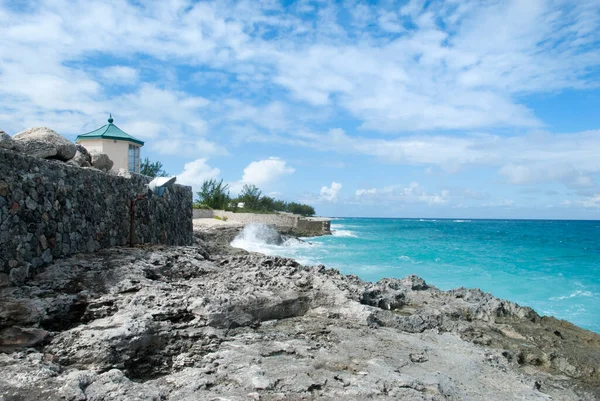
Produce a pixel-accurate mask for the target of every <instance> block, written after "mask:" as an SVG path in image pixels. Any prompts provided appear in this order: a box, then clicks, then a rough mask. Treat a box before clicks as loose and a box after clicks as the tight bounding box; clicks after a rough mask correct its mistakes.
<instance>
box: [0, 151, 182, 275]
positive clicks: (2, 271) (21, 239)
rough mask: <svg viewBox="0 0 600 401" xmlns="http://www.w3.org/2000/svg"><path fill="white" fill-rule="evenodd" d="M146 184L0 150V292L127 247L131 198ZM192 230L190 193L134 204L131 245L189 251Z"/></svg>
mask: <svg viewBox="0 0 600 401" xmlns="http://www.w3.org/2000/svg"><path fill="white" fill-rule="evenodd" d="M149 181H150V179H149V178H147V177H143V176H138V175H134V176H133V177H131V178H125V177H119V176H115V175H111V174H106V173H104V172H102V171H99V170H96V169H92V168H81V167H77V166H71V165H69V164H65V163H62V162H59V161H54V160H45V159H39V158H36V157H32V156H29V155H26V154H23V153H18V152H13V151H7V150H3V149H0V285H3V284H7V283H9V282H11V283H13V284H17V283H20V282H22V281H23V280H25V278H27V277H28V276H29V275H30V274H33V273H34V269H35V268H37V267H39V266H42V265H43V264H46V263H49V262H51V261H52V260H53V259H54V258H58V257H63V256H67V255H70V254H74V253H80V252H94V251H96V250H98V249H101V248H108V247H111V246H115V245H126V244H127V243H128V239H129V203H130V199H132V198H133V197H135V196H136V195H137V194H139V193H142V192H145V185H146V184H147V183H148V182H149ZM192 230H193V227H192V190H191V188H190V187H184V186H180V185H175V186H173V187H171V188H169V189H168V190H167V191H166V192H165V194H164V196H163V197H162V198H158V197H152V198H151V199H142V200H140V201H138V202H137V203H136V214H135V230H134V232H135V241H136V243H161V244H172V245H189V244H191V243H192V238H193V231H192Z"/></svg>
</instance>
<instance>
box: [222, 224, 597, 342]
mask: <svg viewBox="0 0 600 401" xmlns="http://www.w3.org/2000/svg"><path fill="white" fill-rule="evenodd" d="M331 227H332V230H333V235H331V236H323V237H314V238H305V239H304V242H302V241H298V240H293V239H291V240H288V241H286V242H285V243H283V244H280V245H274V244H273V243H272V240H270V239H269V238H271V239H272V236H271V237H269V235H266V234H265V231H268V228H267V227H266V226H251V227H247V228H246V229H245V231H244V232H243V233H242V234H241V235H240V236H238V238H236V239H235V240H234V242H233V243H232V245H233V246H237V247H240V248H244V249H247V250H250V251H255V252H262V253H265V254H269V255H279V256H285V257H290V258H293V259H295V260H297V261H298V262H300V263H303V264H309V265H313V264H324V265H325V266H327V267H333V268H336V269H338V270H340V271H341V272H342V273H345V274H355V275H357V276H359V277H360V278H361V279H363V280H368V281H377V280H379V279H381V278H384V277H396V278H402V277H405V276H407V275H409V274H416V275H418V276H420V277H422V278H424V279H425V281H426V282H427V283H429V284H431V285H434V286H436V287H438V288H440V289H443V290H448V289H452V288H457V287H472V288H480V289H482V290H483V291H485V292H490V293H491V294H492V295H494V296H496V297H499V298H503V299H507V300H510V301H513V302H516V303H518V304H520V305H527V306H530V307H532V308H534V309H535V310H536V311H537V312H538V313H539V314H541V315H551V316H555V317H557V318H560V319H566V320H568V321H570V322H572V323H574V324H576V325H578V326H580V327H583V328H585V329H588V330H591V331H594V332H597V333H600V221H563V220H560V221H559V220H467V219H464V220H456V219H375V218H341V219H336V220H334V221H332V226H331Z"/></svg>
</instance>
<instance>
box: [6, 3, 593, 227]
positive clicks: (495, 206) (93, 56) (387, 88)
mask: <svg viewBox="0 0 600 401" xmlns="http://www.w3.org/2000/svg"><path fill="white" fill-rule="evenodd" d="M0 26H2V27H3V28H2V30H0V99H2V101H1V102H0V129H3V130H5V131H6V132H8V133H10V134H15V133H17V132H19V131H21V130H23V129H26V128H29V127H33V126H47V127H50V128H52V129H54V130H56V131H57V132H59V133H61V134H63V135H65V136H67V137H69V138H71V139H74V138H75V136H76V135H77V134H79V133H83V132H87V131H90V130H92V129H95V128H97V127H99V126H101V125H103V124H105V122H106V119H107V117H108V113H109V112H111V113H113V117H114V118H115V123H116V124H117V125H118V126H119V127H121V128H122V129H124V130H125V131H126V132H128V133H130V134H132V135H134V136H136V137H138V138H140V139H142V140H144V141H146V146H144V148H143V150H142V156H143V157H144V156H147V157H149V158H150V159H152V160H160V161H162V162H163V164H164V166H165V169H166V170H167V171H168V172H169V173H171V174H174V175H177V176H178V181H179V182H180V183H184V184H187V185H192V186H193V187H195V188H198V186H199V185H200V184H201V183H202V181H203V180H204V179H207V178H218V179H221V178H222V179H224V180H225V181H226V182H228V183H229V184H230V186H231V187H232V189H233V190H234V191H235V190H239V188H240V187H241V186H242V185H243V184H245V183H250V184H255V185H257V186H259V187H260V188H261V189H262V190H263V192H264V193H268V194H272V195H274V196H276V197H280V198H283V199H287V200H299V201H303V202H307V203H310V204H312V205H314V206H315V208H316V209H317V212H318V213H320V214H323V215H330V216H376V217H386V216H398V217H472V218H482V217H494V218H574V219H600V174H599V173H600V157H599V155H600V3H599V2H598V1H597V0H578V1H566V0H520V1H517V0H513V1H510V0H503V1H495V0H486V1H465V0H460V1H459V0H446V1H424V0H410V1H381V2H374V1H368V2H367V1H356V0H348V1H335V2H333V1H321V0H318V1H317V0H306V1H268V0H267V1H260V2H258V1H238V2H230V1H226V0H223V1H214V2H211V1H189V0H165V1H160V2H159V1H146V0H137V1H125V0H113V1H87V0H85V1H84V0H69V1H63V0H43V1H34V0H31V1H15V0H8V1H7V0H0Z"/></svg>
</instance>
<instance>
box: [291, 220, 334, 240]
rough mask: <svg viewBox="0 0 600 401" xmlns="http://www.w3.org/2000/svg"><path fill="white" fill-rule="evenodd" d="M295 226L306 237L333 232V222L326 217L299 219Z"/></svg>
mask: <svg viewBox="0 0 600 401" xmlns="http://www.w3.org/2000/svg"><path fill="white" fill-rule="evenodd" d="M295 228H296V231H297V232H299V233H302V234H301V235H303V236H306V237H314V236H317V235H323V234H331V222H330V221H329V220H326V219H315V220H311V219H299V220H298V223H297V225H296V227H295Z"/></svg>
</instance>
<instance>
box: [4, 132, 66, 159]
mask: <svg viewBox="0 0 600 401" xmlns="http://www.w3.org/2000/svg"><path fill="white" fill-rule="evenodd" d="M13 140H14V141H15V142H17V143H19V144H20V145H21V146H22V148H23V151H24V152H25V153H28V154H30V155H32V156H36V157H40V158H43V159H58V160H62V161H68V160H71V159H72V158H73V156H75V153H76V151H77V149H76V147H75V144H74V143H73V142H71V141H69V140H68V139H67V138H65V137H63V136H61V135H59V134H58V133H56V132H55V131H53V130H51V129H50V128H46V127H35V128H29V129H27V130H25V131H21V132H19V133H18V134H16V135H15V136H14V137H13Z"/></svg>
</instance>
